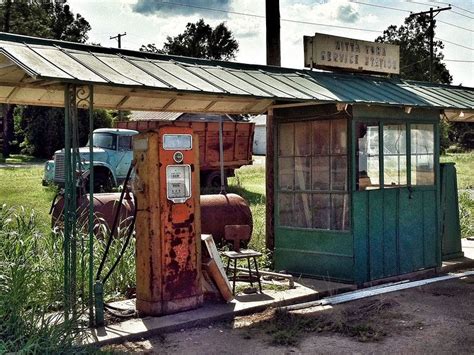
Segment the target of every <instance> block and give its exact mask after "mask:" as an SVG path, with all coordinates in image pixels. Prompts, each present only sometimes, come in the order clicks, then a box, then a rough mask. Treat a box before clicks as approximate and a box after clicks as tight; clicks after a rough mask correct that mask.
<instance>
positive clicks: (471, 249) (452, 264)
mask: <svg viewBox="0 0 474 355" xmlns="http://www.w3.org/2000/svg"><path fill="white" fill-rule="evenodd" d="M461 245H462V251H463V252H464V257H462V258H457V259H451V260H446V261H443V265H442V266H441V268H439V269H438V272H440V273H446V272H452V271H456V270H460V269H467V268H472V267H474V240H468V239H465V238H464V239H462V240H461Z"/></svg>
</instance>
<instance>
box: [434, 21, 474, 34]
mask: <svg viewBox="0 0 474 355" xmlns="http://www.w3.org/2000/svg"><path fill="white" fill-rule="evenodd" d="M436 21H437V22H440V23H444V24H445V25H449V26H453V27H456V28H460V29H461V30H465V31H469V32H474V31H473V30H470V29H469V28H466V27H461V26H458V25H455V24H452V23H449V22H446V21H441V20H436Z"/></svg>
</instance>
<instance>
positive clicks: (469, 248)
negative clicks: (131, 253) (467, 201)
mask: <svg viewBox="0 0 474 355" xmlns="http://www.w3.org/2000/svg"><path fill="white" fill-rule="evenodd" d="M462 247H463V252H464V255H465V256H464V257H463V258H459V259H454V260H449V261H444V262H443V264H442V266H441V267H439V268H433V269H428V270H422V271H418V272H416V273H412V274H413V275H412V274H405V275H400V276H397V277H396V278H395V279H394V280H391V279H385V280H380V281H381V283H386V282H390V281H397V280H399V279H400V280H401V279H413V280H415V279H420V278H427V277H433V276H436V275H437V274H440V273H448V272H452V271H455V270H460V269H467V268H472V267H474V241H469V240H467V239H463V240H462ZM373 284H377V283H373ZM370 286H372V284H371V285H370ZM356 288H357V287H356V286H355V285H350V284H343V283H337V282H330V281H324V280H316V279H308V278H299V279H298V280H297V282H295V288H294V289H289V290H285V291H273V290H264V293H263V294H250V295H239V296H237V297H236V298H235V299H234V300H233V301H232V302H230V303H227V304H225V303H206V304H204V305H203V307H201V308H199V309H196V310H192V311H187V312H181V313H177V314H171V315H166V316H162V317H147V318H135V319H130V320H127V321H124V322H121V323H118V324H114V325H110V326H106V327H101V328H98V329H92V330H90V332H89V333H88V336H87V338H86V340H85V341H84V343H85V344H96V345H100V346H102V345H105V344H110V343H117V342H122V341H125V340H134V339H140V338H144V337H149V336H152V335H155V334H161V333H166V332H171V331H176V330H180V329H185V328H189V327H194V326H198V325H200V326H202V325H206V324H209V323H212V322H215V321H220V320H226V319H232V318H234V317H236V316H239V315H245V314H250V313H256V312H261V311H263V310H265V309H266V308H269V307H279V306H285V305H291V304H297V303H303V302H310V301H315V300H318V299H320V298H323V297H327V296H331V295H335V294H337V293H342V292H347V291H352V290H355V289H356ZM114 305H115V306H117V307H121V308H124V309H130V308H134V307H135V302H134V300H129V301H122V302H116V303H114Z"/></svg>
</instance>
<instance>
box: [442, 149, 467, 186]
mask: <svg viewBox="0 0 474 355" xmlns="http://www.w3.org/2000/svg"><path fill="white" fill-rule="evenodd" d="M440 161H441V162H442V163H446V162H453V163H456V165H455V166H456V172H457V177H458V189H462V190H464V189H474V151H473V152H469V153H456V154H453V153H448V154H446V155H442V156H441V158H440Z"/></svg>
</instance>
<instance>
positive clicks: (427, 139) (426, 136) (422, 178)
mask: <svg viewBox="0 0 474 355" xmlns="http://www.w3.org/2000/svg"><path fill="white" fill-rule="evenodd" d="M410 134H411V184H412V185H433V184H434V182H435V180H434V126H433V125H432V124H414V125H411V127H410Z"/></svg>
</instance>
